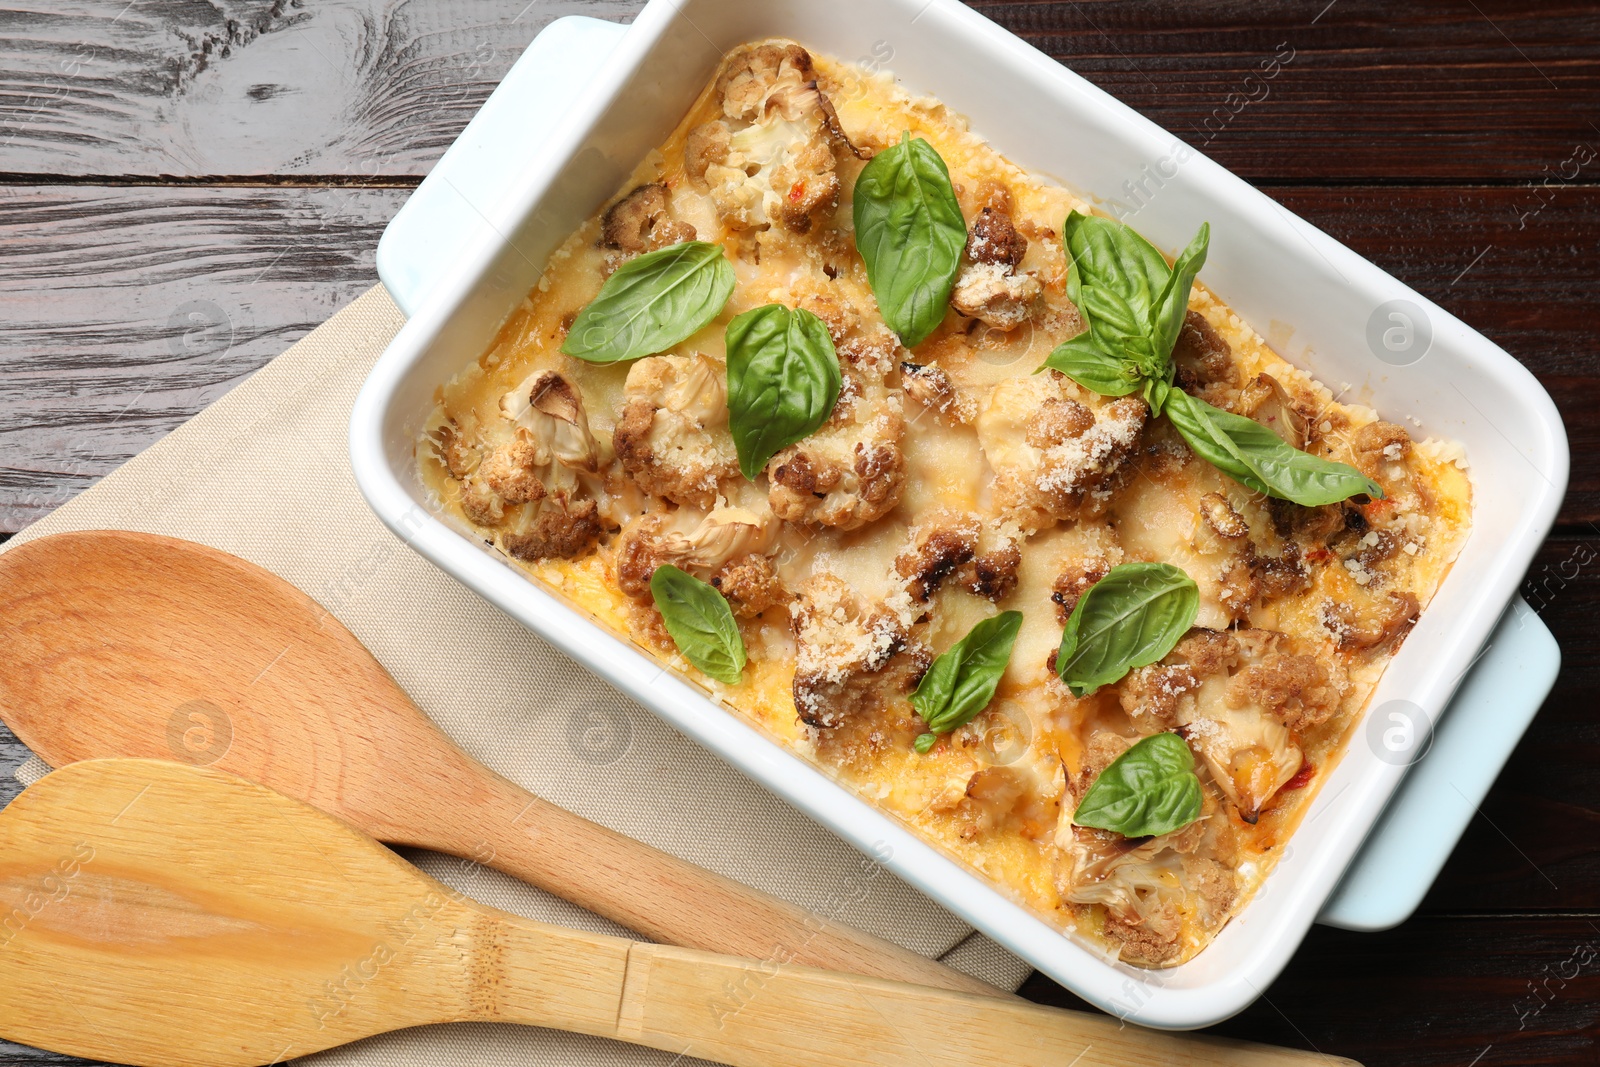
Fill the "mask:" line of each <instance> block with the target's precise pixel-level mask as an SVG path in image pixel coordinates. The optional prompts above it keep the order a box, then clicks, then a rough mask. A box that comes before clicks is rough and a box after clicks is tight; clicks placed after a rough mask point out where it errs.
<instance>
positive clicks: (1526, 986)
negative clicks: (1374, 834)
mask: <svg viewBox="0 0 1600 1067" xmlns="http://www.w3.org/2000/svg"><path fill="white" fill-rule="evenodd" d="M639 6H640V5H639V4H638V3H636V2H632V0H209V2H206V3H199V2H194V0H132V2H129V0H28V2H26V3H14V2H12V3H0V57H3V58H0V319H3V321H4V324H5V325H4V332H3V335H0V538H3V537H5V536H7V535H8V534H9V533H10V532H14V531H16V530H19V529H21V528H22V527H24V526H26V525H27V524H28V523H30V522H32V521H34V520H35V519H38V518H40V517H41V516H43V515H45V514H48V513H49V511H50V510H51V509H52V508H54V507H56V506H57V505H59V504H61V503H62V502H64V501H66V500H68V499H70V498H71V497H72V496H73V495H74V494H76V493H78V492H81V491H82V490H83V489H84V488H86V487H87V486H89V485H91V484H92V483H93V482H94V480H95V479H96V478H98V477H99V476H101V475H103V474H105V473H106V472H107V471H109V470H111V469H112V468H114V467H116V466H117V465H118V464H119V463H121V462H122V461H123V460H125V459H127V458H128V457H129V456H132V455H134V454H135V453H136V452H138V451H139V450H140V449H142V448H144V447H146V446H147V445H149V444H150V443H151V442H153V441H155V440H156V439H157V438H159V437H160V436H161V435H162V434H164V433H166V432H167V431H169V430H171V429H172V428H173V427H174V426H176V425H178V424H179V423H181V422H182V421H184V420H185V419H187V418H188V417H189V416H191V415H193V414H194V413H195V412H196V411H198V410H200V409H201V408H202V407H204V406H205V405H206V404H208V403H210V402H211V401H212V400H215V399H216V398H217V397H218V396H220V395H222V394H223V393H224V392H226V391H227V390H228V388H229V387H230V386H232V385H234V384H235V383H237V382H238V381H239V380H240V379H241V378H243V377H244V376H245V375H247V374H249V373H250V372H251V371H252V370H254V369H255V368H257V367H259V366H260V365H261V364H262V363H264V362H266V361H267V360H268V359H270V358H272V357H273V356H274V355H276V354H277V353H278V352H279V351H281V350H282V349H283V348H285V347H286V346H287V345H288V344H289V343H290V342H292V341H294V340H295V339H296V338H298V337H300V336H302V335H304V334H305V333H306V332H308V331H309V330H310V329H311V328H312V327H314V326H315V325H316V324H317V323H319V322H321V321H323V320H324V319H326V318H327V317H328V316H329V315H330V314H332V313H333V311H335V310H336V309H337V308H339V307H340V306H341V305H343V304H344V303H345V302H347V301H348V300H350V299H351V298H352V297H354V296H355V295H356V294H358V293H360V292H361V291H363V290H364V289H365V288H366V287H367V286H369V285H371V284H372V283H373V282H374V281H376V275H375V273H374V270H373V249H374V248H375V247H376V245H377V241H378V235H379V234H380V232H381V231H382V229H383V226H384V224H385V223H386V222H387V220H388V219H389V218H390V216H391V215H393V214H394V212H395V210H396V209H397V208H398V207H399V206H400V204H401V203H402V202H403V201H404V200H405V198H406V195H407V193H408V191H409V190H410V189H411V188H412V187H414V186H415V185H416V184H417V182H418V181H419V180H420V179H421V177H422V176H423V175H424V174H425V173H426V172H427V170H428V167H429V165H430V164H431V163H432V162H433V161H434V159H435V158H437V156H438V155H439V153H440V152H442V151H443V150H444V148H445V147H446V146H447V145H448V144H449V143H450V141H451V140H452V139H453V138H454V137H455V135H456V133H457V131H459V130H460V128H461V126H462V125H463V124H464V123H465V122H466V121H467V119H468V118H469V117H471V115H472V113H473V111H474V110H475V109H476V108H477V106H478V105H479V103H481V102H482V100H483V99H484V97H485V96H486V95H487V94H488V93H489V92H490V91H491V90H492V89H493V87H494V85H495V84H496V83H497V82H498V81H499V79H500V77H501V75H502V74H503V73H504V72H505V70H506V69H507V68H508V67H509V65H510V64H511V63H512V62H513V61H514V60H515V59H516V57H517V56H518V55H519V54H520V52H521V50H522V48H523V47H524V46H525V45H526V44H527V42H528V41H529V40H530V39H531V38H532V37H533V35H534V34H535V33H536V32H537V31H538V29H539V28H540V27H541V26H542V25H544V24H545V23H546V22H548V21H549V20H550V19H552V18H555V17H557V16H560V15H566V14H588V15H596V16H599V17H602V18H610V19H615V20H621V21H626V20H627V19H628V18H629V17H631V15H632V13H633V12H634V11H635V10H637V8H638V7H639ZM973 6H975V7H977V8H978V9H980V10H981V11H983V12H984V13H985V14H987V15H988V16H989V17H991V18H993V19H995V20H996V21H998V22H1000V23H1001V24H1003V25H1005V26H1006V27H1008V28H1010V29H1011V30H1013V31H1014V32H1016V33H1018V34H1021V35H1022V36H1023V37H1025V38H1027V39H1028V40H1030V41H1032V42H1033V43H1034V44H1035V45H1037V46H1038V47H1039V48H1041V49H1044V50H1045V51H1046V52H1048V53H1050V54H1051V55H1053V56H1055V57H1057V58H1059V59H1060V60H1061V61H1062V62H1063V63H1066V64H1068V65H1070V66H1071V67H1072V68H1073V69H1074V70H1076V71H1077V72H1078V73H1080V74H1082V75H1084V76H1086V77H1088V78H1090V79H1092V80H1093V81H1095V82H1096V83H1098V84H1099V85H1101V86H1103V87H1104V88H1106V89H1107V90H1109V91H1110V92H1112V93H1113V94H1115V95H1116V96H1118V97H1120V98H1121V99H1123V100H1125V101H1127V102H1128V103H1129V104H1131V105H1132V106H1133V107H1135V108H1137V109H1139V110H1140V111H1142V112H1143V113H1145V114H1146V115H1149V116H1150V117H1151V118H1153V119H1154V120H1155V121H1156V122H1158V123H1160V124H1162V125H1163V126H1165V127H1167V128H1168V129H1170V130H1172V131H1173V132H1174V133H1176V134H1177V135H1178V136H1180V137H1183V138H1184V139H1186V140H1187V141H1188V142H1189V143H1190V144H1192V145H1194V146H1196V147H1199V148H1202V149H1203V150H1204V151H1206V152H1207V153H1209V154H1210V155H1211V156H1213V157H1214V158H1215V159H1217V160H1219V161H1220V162H1221V163H1223V164H1224V165H1225V166H1227V167H1229V168H1231V169H1233V170H1234V171H1236V172H1237V173H1239V174H1241V175H1243V176H1244V177H1245V178H1247V179H1248V180H1250V181H1252V182H1254V183H1256V184H1257V185H1260V186H1262V187H1263V188H1265V189H1266V190H1267V191H1268V192H1269V193H1270V195H1272V196H1274V197H1276V198H1277V199H1278V200H1279V201H1281V202H1282V203H1283V204H1285V205H1286V206H1287V207H1289V208H1290V209H1291V210H1293V211H1295V212H1298V213H1299V214H1301V215H1302V216H1304V217H1306V218H1307V219H1309V220H1311V221H1312V222H1313V223H1315V224H1316V225H1318V226H1320V227H1322V228H1323V229H1325V230H1327V231H1329V232H1330V233H1332V234H1333V235H1334V236H1335V237H1337V238H1339V239H1340V240H1342V241H1345V242H1347V243H1348V244H1350V245H1351V246H1352V247H1354V248H1355V249H1356V250H1357V251H1359V252H1361V253H1363V254H1364V255H1367V256H1369V257H1371V258H1372V259H1373V260H1375V261H1376V262H1377V263H1379V264H1380V265H1381V266H1383V267H1385V268H1387V269H1388V270H1390V271H1392V272H1393V273H1394V274H1396V275H1397V276H1398V277H1400V278H1401V279H1403V280H1405V281H1406V282H1408V283H1410V284H1411V285H1413V286H1415V287H1416V288H1418V289H1419V290H1421V291H1422V292H1424V293H1426V294H1428V295H1429V296H1430V297H1432V298H1433V299H1435V300H1437V301H1438V302H1439V303H1440V304H1442V305H1443V306H1444V307H1446V308H1447V309H1449V310H1450V311H1452V312H1454V313H1456V314H1457V315H1459V316H1461V318H1463V319H1465V320H1466V321H1467V322H1469V323H1471V324H1472V325H1474V326H1476V327H1478V328H1479V329H1481V330H1483V331H1484V332H1485V333H1486V334H1488V335H1489V337H1491V338H1492V339H1494V340H1495V341H1496V342H1498V343H1499V344H1501V345H1502V346H1504V347H1505V348H1506V349H1507V350H1508V351H1510V352H1511V353H1512V354H1513V355H1515V356H1516V357H1517V358H1519V359H1521V360H1522V361H1523V362H1524V363H1525V364H1527V366H1528V367H1529V368H1530V369H1531V370H1532V371H1533V372H1534V373H1535V374H1537V375H1538V376H1539V378H1540V379H1541V380H1542V381H1543V382H1544V384H1545V386H1546V387H1547V388H1548V389H1549V390H1550V392H1551V394H1552V395H1553V396H1554V397H1555V399H1556V402H1557V404H1559V405H1560V407H1561V410H1562V412H1563V414H1564V415H1565V417H1566V420H1567V430H1568V433H1569V434H1570V436H1571V439H1572V450H1573V469H1572V485H1571V489H1570V491H1569V493H1568V495H1567V501H1566V505H1565V508H1564V509H1563V511H1562V513H1561V520H1560V525H1559V527H1558V528H1557V531H1556V533H1555V534H1554V535H1553V536H1552V537H1551V538H1550V540H1549V542H1548V543H1547V544H1546V545H1545V547H1544V550H1543V552H1542V553H1541V556H1540V558H1539V560H1538V562H1537V563H1536V564H1535V566H1534V568H1533V570H1532V572H1531V573H1530V575H1529V578H1528V588H1527V594H1528V597H1529V599H1530V601H1531V602H1532V603H1533V604H1534V605H1535V607H1537V608H1538V610H1539V611H1540V613H1541V614H1542V615H1543V617H1544V619H1545V621H1546V622H1548V623H1549V625H1550V626H1551V627H1552V628H1553V629H1554V630H1555V633H1556V635H1557V637H1558V638H1559V639H1560V641H1561V645H1562V648H1563V651H1564V652H1565V656H1566V667H1565V669H1564V670H1563V672H1562V676H1561V680H1560V681H1559V682H1558V683H1557V686H1556V690H1555V693H1554V694H1553V695H1552V696H1551V698H1550V700H1549V701H1548V703H1547V704H1546V705H1545V708H1544V710H1543V712H1542V713H1541V714H1540V716H1539V718H1538V720H1537V721H1536V722H1535V723H1534V725H1533V728H1532V730H1531V731H1530V732H1529V734H1528V736H1527V738H1526V739H1525V740H1524V741H1523V743H1522V745H1521V746H1520V748H1519V749H1518V750H1517V752H1516V754H1515V756H1514V757H1513V758H1512V761H1511V764H1510V766H1509V767H1508V768H1507V769H1506V771H1505V773H1504V774H1503V775H1502V777H1501V779H1500V782H1499V783H1498V785H1496V787H1495V789H1494V792H1493V793H1492V794H1491V795H1490V797H1489V799H1488V801H1487V802H1486V803H1485V804H1484V806H1483V809H1482V811H1481V812H1480V815H1479V817H1478V818H1477V819H1476V820H1475V821H1474V823H1473V825H1472V827H1471V829H1470V830H1469V831H1468V832H1467V835H1466V837H1465V838H1464V839H1463V841H1462V842H1461V844H1460V846H1459V847H1458V848H1457V849H1456V851H1455V855H1454V856H1453V858H1452V859H1451V861H1450V864H1449V867H1448V868H1447V869H1446V871H1445V873H1444V875H1443V876H1442V877H1441V878H1440V880H1439V883H1438V884H1437V885H1436V886H1435V887H1434V889H1433V891H1432V893H1431V894H1429V896H1428V898H1427V901H1426V902H1425V903H1424V905H1423V907H1422V910H1421V912H1420V913H1419V914H1418V916H1417V917H1416V918H1414V919H1412V920H1411V921H1410V922H1408V923H1406V924H1405V925H1404V926H1402V927H1400V928H1399V929H1397V930H1394V931H1392V932H1389V933H1384V934H1350V933H1342V932H1338V931H1334V930H1327V929H1322V928H1317V929H1315V930H1314V931H1313V932H1312V934H1311V936H1310V938H1309V939H1308V940H1307V941H1306V943H1305V946H1304V947H1303V948H1302V949H1301V950H1300V952H1299V954H1298V955H1297V956H1296V957H1295V959H1294V962H1293V963H1292V964H1291V965H1290V966H1289V968H1288V970H1287V971H1286V972H1285V974H1284V975H1283V977H1282V978H1280V979H1279V980H1278V982H1277V983H1275V984H1274V985H1273V986H1272V988H1271V989H1270V990H1268V991H1267V993H1266V995H1265V996H1263V997H1262V998H1261V1000H1260V1001H1259V1002H1258V1003H1257V1004H1256V1005H1255V1006H1254V1007H1252V1008H1250V1009H1249V1010H1248V1011H1246V1012H1245V1013H1244V1014H1243V1015H1241V1016H1239V1017H1238V1018H1236V1019H1234V1020H1232V1021H1231V1022H1229V1023H1227V1024H1226V1025H1224V1026H1221V1027H1219V1028H1218V1030H1219V1031H1220V1032H1223V1033H1228V1034H1234V1035H1239V1036H1246V1037H1252V1038H1258V1039H1261V1040H1266V1041H1273V1042H1277V1043H1280V1044H1285V1045H1295V1046H1300V1047H1304V1048H1315V1049H1319V1050H1321V1051H1323V1052H1326V1053H1330V1054H1340V1055H1346V1056H1352V1057H1355V1058H1357V1059H1360V1060H1362V1061H1363V1062H1365V1063H1367V1064H1371V1065H1382V1064H1405V1065H1425V1064H1439V1065H1445V1064H1450V1065H1458V1067H1470V1065H1479V1067H1490V1065H1499V1064H1516V1065H1531V1064H1592V1063H1597V1062H1600V717H1597V716H1596V714H1595V700H1594V697H1593V693H1594V687H1595V686H1596V683H1597V682H1600V526H1596V522H1597V520H1600V453H1597V450H1596V445H1597V444H1600V341H1597V340H1596V337H1597V326H1600V296H1597V292H1600V289H1597V286H1600V280H1597V276H1600V4H1596V3H1593V2H1590V3H1577V2H1562V0H1332V2H1329V0H1298V2H1287V0H1255V2H1246V0H1209V2H1201V0H1143V2H1127V0H1083V2H1066V3H1047V2H1037V3H1029V2H1017V0H974V2H973ZM1275 57H1276V58H1277V60H1278V63H1277V65H1276V66H1273V65H1272V60H1273V59H1274V58H1275ZM1284 57H1289V58H1287V59H1286V58H1284ZM1268 72H1271V76H1268ZM24 754H25V753H24V752H23V750H22V748H21V746H20V745H18V744H17V743H16V741H15V740H14V739H13V738H11V737H10V735H9V734H5V733H4V731H3V728H0V773H3V772H8V771H9V770H10V768H11V767H13V766H15V765H16V764H17V763H18V762H20V760H21V759H22V758H23V756H24ZM15 790H16V787H15V784H14V783H13V782H11V781H10V779H9V777H5V778H4V779H3V780H0V800H5V799H9V798H10V796H11V795H13V794H14V792H15ZM1024 992H1025V993H1026V994H1027V995H1028V996H1030V997H1033V998H1035V999H1038V1000H1041V1001H1045V1002H1048V1003H1052V1004H1064V1005H1068V1004H1076V1003H1078V1002H1077V1001H1076V999H1075V998H1074V997H1072V996H1071V995H1070V994H1067V993H1066V992H1064V991H1063V990H1061V989H1060V988H1058V987H1057V986H1055V985H1054V984H1053V983H1051V982H1049V981H1048V980H1046V979H1044V978H1042V977H1040V976H1038V975H1035V976H1034V977H1033V978H1032V979H1031V980H1030V981H1029V982H1028V984H1027V986H1026V987H1025V989H1024ZM0 1062H10V1063H40V1064H44V1063H67V1062H73V1061H69V1060H66V1059H64V1058H62V1057H59V1056H53V1055H50V1054H46V1053H41V1052H35V1051H32V1050H28V1049H23V1048H19V1047H16V1046H0Z"/></svg>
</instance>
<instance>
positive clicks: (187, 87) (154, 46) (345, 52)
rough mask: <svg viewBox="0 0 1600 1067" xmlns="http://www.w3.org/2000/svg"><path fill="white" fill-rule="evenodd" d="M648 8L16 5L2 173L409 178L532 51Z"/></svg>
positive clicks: (2, 11) (356, 2) (6, 61)
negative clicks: (575, 18) (554, 34)
mask: <svg viewBox="0 0 1600 1067" xmlns="http://www.w3.org/2000/svg"><path fill="white" fill-rule="evenodd" d="M642 6H643V3H642V0H449V2H444V0H319V2H317V3H315V4H311V3H308V2H307V0H210V2H207V3H193V2H189V0H134V2H132V3H129V2H128V0H25V2H20V3H15V2H14V3H9V4H6V5H5V6H4V7H0V172H11V173H23V174H49V175H106V174H141V175H158V174H167V175H179V176H191V177H192V176H197V175H216V174H230V175H260V174H324V175H333V174H340V175H373V174H391V175H393V174H399V175H420V174H422V173H425V172H426V171H427V169H428V167H429V165H431V164H432V162H433V161H434V160H435V159H436V158H438V156H439V154H440V153H441V152H443V151H444V149H445V147H446V146H448V145H449V143H450V142H451V140H453V139H454V138H455V135H456V134H457V133H458V132H459V131H460V129H461V127H462V126H464V125H465V124H466V122H467V120H468V119H469V118H471V117H472V114H473V112H474V111H476V110H477V108H478V105H480V104H481V103H482V102H483V100H484V98H485V97H486V96H488V94H489V92H490V91H491V90H493V88H494V87H495V85H496V84H498V82H499V81H500V78H501V77H502V76H503V75H504V74H505V72H506V70H507V69H508V68H509V67H510V66H511V64H512V63H513V62H515V60H516V58H517V56H519V55H521V53H522V49H523V48H524V47H525V46H526V45H527V43H528V41H530V40H532V39H533V37H534V35H535V34H537V33H538V31H539V30H540V29H541V28H542V27H543V26H544V25H545V24H546V23H548V22H550V21H551V20H552V19H555V18H559V17H561V16H563V15H573V14H582V15H591V16H594V17H597V18H607V19H622V18H630V17H631V16H632V15H633V14H634V12H636V11H637V10H638V9H639V8H640V7H642Z"/></svg>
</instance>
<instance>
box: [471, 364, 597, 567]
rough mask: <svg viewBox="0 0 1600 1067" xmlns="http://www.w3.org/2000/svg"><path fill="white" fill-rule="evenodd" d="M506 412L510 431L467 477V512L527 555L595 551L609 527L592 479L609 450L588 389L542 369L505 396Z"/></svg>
mask: <svg viewBox="0 0 1600 1067" xmlns="http://www.w3.org/2000/svg"><path fill="white" fill-rule="evenodd" d="M500 413H501V415H502V416H503V417H504V418H505V419H506V420H507V422H508V423H509V424H510V434H509V436H507V437H506V439H505V440H504V441H503V443H501V444H499V445H497V446H495V447H494V448H491V449H488V450H487V451H485V452H483V453H482V456H481V459H480V460H479V462H478V463H477V464H476V466H475V467H474V468H473V469H472V470H471V472H470V473H468V474H467V475H466V477H465V478H464V479H462V482H461V504H462V510H463V512H464V513H465V514H466V516H467V518H468V519H470V520H471V521H472V522H474V523H476V524H478V525H479V526H486V527H490V528H492V529H494V530H495V536H496V538H497V541H498V543H499V545H500V547H501V548H502V549H504V550H505V551H506V552H507V553H509V554H511V555H513V556H516V557H517V558H519V559H529V560H533V559H543V558H546V557H550V556H556V557H561V558H571V557H573V556H576V555H579V554H581V553H583V552H585V551H587V550H588V549H589V548H590V547H592V546H593V545H594V543H595V542H596V541H597V540H598V539H599V537H600V534H601V533H602V522H601V519H600V516H599V509H598V505H597V504H596V502H595V501H594V500H593V499H591V498H590V497H589V496H588V483H589V482H590V481H591V480H593V479H594V477H595V476H596V475H597V474H598V472H599V471H600V470H601V468H602V467H603V465H604V462H605V458H604V456H603V455H602V453H601V448H600V443H599V442H598V441H597V440H596V439H595V437H594V434H593V433H591V432H590V430H589V419H588V415H587V414H586V413H585V411H584V405H583V396H582V394H580V393H579V392H578V389H577V387H576V386H575V385H573V384H572V382H570V381H569V380H567V379H566V378H565V377H563V376H562V375H560V374H558V373H556V372H554V371H540V372H539V373H537V374H535V375H534V376H533V377H531V378H529V379H528V380H527V381H526V382H524V383H523V384H522V385H521V386H519V387H518V388H517V389H514V390H512V391H511V392H510V393H507V394H506V395H505V396H504V397H502V398H501V400H500Z"/></svg>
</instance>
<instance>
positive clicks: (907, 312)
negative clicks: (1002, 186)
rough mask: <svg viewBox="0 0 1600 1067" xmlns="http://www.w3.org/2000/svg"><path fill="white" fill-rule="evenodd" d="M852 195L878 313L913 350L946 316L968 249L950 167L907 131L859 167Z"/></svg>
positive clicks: (858, 245) (858, 241)
mask: <svg viewBox="0 0 1600 1067" xmlns="http://www.w3.org/2000/svg"><path fill="white" fill-rule="evenodd" d="M854 196H855V200H854V205H853V209H852V210H853V214H854V218H855V227H856V248H857V249H858V250H859V251H860V252H861V258H862V260H864V261H865V262H866V265H867V278H868V280H869V281H870V282H871V283H872V294H873V296H875V297H876V298H877V300H878V310H880V311H881V312H882V313H883V320H884V321H885V322H887V323H888V324H889V328H890V329H892V330H894V332H895V333H897V334H899V335H900V343H901V344H903V345H905V346H906V347H907V348H915V347H916V346H917V345H918V344H921V343H922V341H923V340H925V339H926V338H927V336H928V335H929V334H931V333H932V332H933V331H934V330H935V329H937V328H938V326H939V323H941V322H943V321H944V316H945V311H946V310H947V309H948V308H949V306H950V293H951V291H952V290H953V289H954V288H955V284H956V272H957V271H958V270H960V268H961V253H962V251H963V250H964V249H965V248H966V247H967V223H966V220H965V219H964V218H962V215H961V205H960V204H959V203H957V202H956V192H955V188H954V187H953V186H952V185H951V184H950V170H949V168H947V167H946V166H945V164H944V160H943V159H942V158H941V157H940V155H939V153H938V151H937V150H936V149H935V148H934V147H933V145H931V144H929V143H928V142H927V141H925V140H923V139H922V138H920V137H918V138H915V139H913V138H912V136H911V134H910V132H909V131H908V132H907V133H906V134H905V135H904V136H903V137H902V138H901V141H900V143H899V144H897V145H895V146H894V147H892V148H887V149H885V150H884V151H882V152H879V153H878V154H877V155H876V156H873V157H872V162H870V163H868V164H867V165H866V167H864V168H863V169H862V171H861V176H860V177H859V178H857V179H856V187H855V194H854Z"/></svg>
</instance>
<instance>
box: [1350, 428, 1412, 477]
mask: <svg viewBox="0 0 1600 1067" xmlns="http://www.w3.org/2000/svg"><path fill="white" fill-rule="evenodd" d="M1350 448H1351V451H1353V452H1354V453H1355V463H1356V466H1357V467H1359V468H1361V473H1362V474H1365V475H1366V476H1367V477H1368V478H1371V479H1372V480H1373V481H1376V482H1384V481H1388V480H1389V477H1388V476H1392V474H1393V472H1394V467H1395V466H1397V465H1399V464H1403V463H1404V462H1405V461H1406V457H1408V456H1410V455H1411V435H1410V434H1409V433H1407V432H1406V428H1405V427H1404V426H1397V425H1396V424H1394V423H1392V422H1373V423H1368V424H1367V425H1366V426H1363V427H1361V429H1359V430H1357V431H1356V432H1355V433H1353V434H1351V435H1350Z"/></svg>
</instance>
